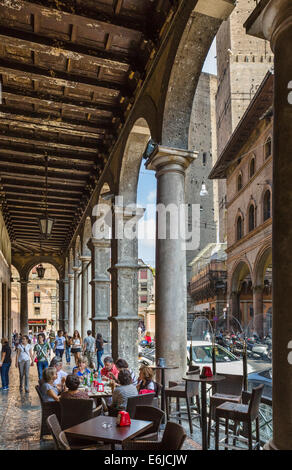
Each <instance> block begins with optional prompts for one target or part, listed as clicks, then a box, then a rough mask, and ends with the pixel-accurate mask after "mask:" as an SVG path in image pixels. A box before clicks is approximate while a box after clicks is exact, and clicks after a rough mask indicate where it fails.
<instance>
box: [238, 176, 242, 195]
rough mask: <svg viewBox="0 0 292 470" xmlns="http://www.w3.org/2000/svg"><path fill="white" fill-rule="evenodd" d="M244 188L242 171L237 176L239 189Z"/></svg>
mask: <svg viewBox="0 0 292 470" xmlns="http://www.w3.org/2000/svg"><path fill="white" fill-rule="evenodd" d="M241 188H242V174H241V173H240V174H239V175H238V177H237V191H240V190H241Z"/></svg>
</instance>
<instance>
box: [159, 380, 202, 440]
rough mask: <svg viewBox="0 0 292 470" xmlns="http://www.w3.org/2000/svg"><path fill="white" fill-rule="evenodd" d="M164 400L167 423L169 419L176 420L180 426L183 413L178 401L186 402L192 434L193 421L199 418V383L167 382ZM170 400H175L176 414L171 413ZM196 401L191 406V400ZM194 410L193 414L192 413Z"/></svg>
mask: <svg viewBox="0 0 292 470" xmlns="http://www.w3.org/2000/svg"><path fill="white" fill-rule="evenodd" d="M196 373H197V372H196V371H194V372H188V373H187V375H195V374H196ZM165 398H166V416H167V421H169V420H170V419H171V418H175V419H178V421H179V423H180V424H181V420H182V419H184V418H183V414H185V413H183V412H182V410H181V407H180V399H184V400H185V401H186V406H187V417H188V418H187V419H188V422H189V427H190V433H191V434H193V419H194V418H200V413H201V412H200V409H201V408H200V398H199V383H198V382H189V381H185V382H183V383H178V382H169V387H166V388H165ZM171 398H176V412H171V409H170V401H171ZM194 398H195V399H196V405H192V400H193V399H194ZM193 410H195V413H193V412H192V411H193Z"/></svg>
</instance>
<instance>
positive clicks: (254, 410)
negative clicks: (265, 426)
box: [215, 384, 264, 450]
mask: <svg viewBox="0 0 292 470" xmlns="http://www.w3.org/2000/svg"><path fill="white" fill-rule="evenodd" d="M263 389H264V385H263V384H262V385H259V386H258V387H255V388H254V389H253V390H252V394H251V398H250V401H249V404H242V403H231V402H226V403H223V404H222V405H220V406H218V407H217V408H216V412H215V418H216V432H215V449H216V450H218V449H219V425H220V418H223V419H225V448H228V447H229V420H231V421H233V422H234V435H233V447H235V444H236V440H237V425H238V423H246V424H247V428H248V448H249V450H253V448H254V447H256V448H257V450H259V449H260V423H259V408H260V404H261V398H262V393H263ZM253 421H255V422H256V443H255V446H253V442H252V441H253V436H252V423H253Z"/></svg>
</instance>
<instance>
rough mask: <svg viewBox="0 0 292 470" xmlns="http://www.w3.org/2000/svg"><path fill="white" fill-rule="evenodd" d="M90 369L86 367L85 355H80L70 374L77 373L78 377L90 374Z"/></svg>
mask: <svg viewBox="0 0 292 470" xmlns="http://www.w3.org/2000/svg"><path fill="white" fill-rule="evenodd" d="M90 373H91V370H90V369H89V368H88V360H87V357H81V358H80V359H78V361H77V366H76V367H73V371H72V374H76V375H78V377H84V375H87V374H90Z"/></svg>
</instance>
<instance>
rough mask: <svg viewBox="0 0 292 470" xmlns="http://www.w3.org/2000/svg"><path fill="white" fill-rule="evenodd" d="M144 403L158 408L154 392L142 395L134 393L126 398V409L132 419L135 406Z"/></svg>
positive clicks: (143, 404)
mask: <svg viewBox="0 0 292 470" xmlns="http://www.w3.org/2000/svg"><path fill="white" fill-rule="evenodd" d="M145 405H148V406H154V407H155V408H158V405H157V398H156V397H155V393H145V394H143V395H136V396H134V397H130V398H128V403H127V410H126V411H127V412H128V413H129V415H130V417H131V418H133V419H134V416H135V413H136V406H145Z"/></svg>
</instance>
